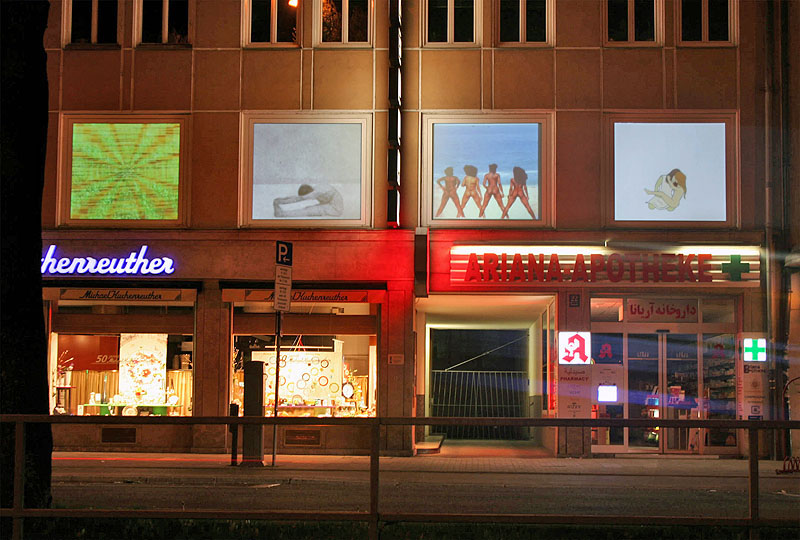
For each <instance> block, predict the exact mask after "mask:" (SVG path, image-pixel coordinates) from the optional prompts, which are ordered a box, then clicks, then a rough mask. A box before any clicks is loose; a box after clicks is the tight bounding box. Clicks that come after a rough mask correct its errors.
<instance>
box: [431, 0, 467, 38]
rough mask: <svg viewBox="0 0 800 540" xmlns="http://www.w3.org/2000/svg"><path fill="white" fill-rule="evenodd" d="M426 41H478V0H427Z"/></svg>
mask: <svg viewBox="0 0 800 540" xmlns="http://www.w3.org/2000/svg"><path fill="white" fill-rule="evenodd" d="M426 4H427V5H426V9H425V21H426V30H425V42H426V43H428V44H454V43H463V44H469V43H476V42H477V41H478V38H477V33H476V26H477V24H476V20H477V17H478V15H479V12H480V10H479V9H478V7H479V6H478V5H476V4H480V2H477V1H476V0H427V2H426Z"/></svg>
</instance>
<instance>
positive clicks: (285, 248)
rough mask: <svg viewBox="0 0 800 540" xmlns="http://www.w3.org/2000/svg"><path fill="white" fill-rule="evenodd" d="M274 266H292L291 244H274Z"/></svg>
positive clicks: (278, 242)
mask: <svg viewBox="0 0 800 540" xmlns="http://www.w3.org/2000/svg"><path fill="white" fill-rule="evenodd" d="M275 264H282V265H283V266H292V243H291V242H281V241H280V240H278V241H276V242H275Z"/></svg>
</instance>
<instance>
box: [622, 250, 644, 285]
mask: <svg viewBox="0 0 800 540" xmlns="http://www.w3.org/2000/svg"><path fill="white" fill-rule="evenodd" d="M623 259H624V260H625V262H626V263H628V270H629V274H630V280H631V283H635V282H636V263H637V262H639V261H640V260H642V256H641V255H625V256H624V257H623Z"/></svg>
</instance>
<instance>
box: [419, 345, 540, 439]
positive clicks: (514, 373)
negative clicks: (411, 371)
mask: <svg viewBox="0 0 800 540" xmlns="http://www.w3.org/2000/svg"><path fill="white" fill-rule="evenodd" d="M430 346H431V350H430V362H431V364H430V365H431V378H430V383H431V394H430V396H431V397H430V405H431V415H432V416H456V417H472V418H475V417H495V416H509V417H524V416H528V408H527V403H526V396H527V395H528V378H529V377H528V371H527V366H528V355H529V348H528V332H527V331H526V330H485V329H481V330H475V329H458V330H450V329H431V335H430ZM431 432H432V433H442V434H444V435H445V436H446V437H447V438H451V439H527V438H528V430H527V429H525V428H518V427H514V426H446V427H445V426H441V427H440V426H434V427H432V428H431Z"/></svg>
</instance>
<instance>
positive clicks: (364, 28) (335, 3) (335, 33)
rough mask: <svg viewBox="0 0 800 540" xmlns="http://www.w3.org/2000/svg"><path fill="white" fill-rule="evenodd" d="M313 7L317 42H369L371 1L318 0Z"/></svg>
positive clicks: (328, 43) (360, 43) (345, 43)
mask: <svg viewBox="0 0 800 540" xmlns="http://www.w3.org/2000/svg"><path fill="white" fill-rule="evenodd" d="M315 7H316V16H315V20H316V23H317V24H316V25H315V26H316V39H315V42H316V43H317V44H321V45H331V44H337V43H339V44H343V45H347V44H350V45H366V44H368V43H369V42H370V32H371V28H370V18H371V12H372V2H370V1H369V0H318V1H317V3H316V4H315Z"/></svg>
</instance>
